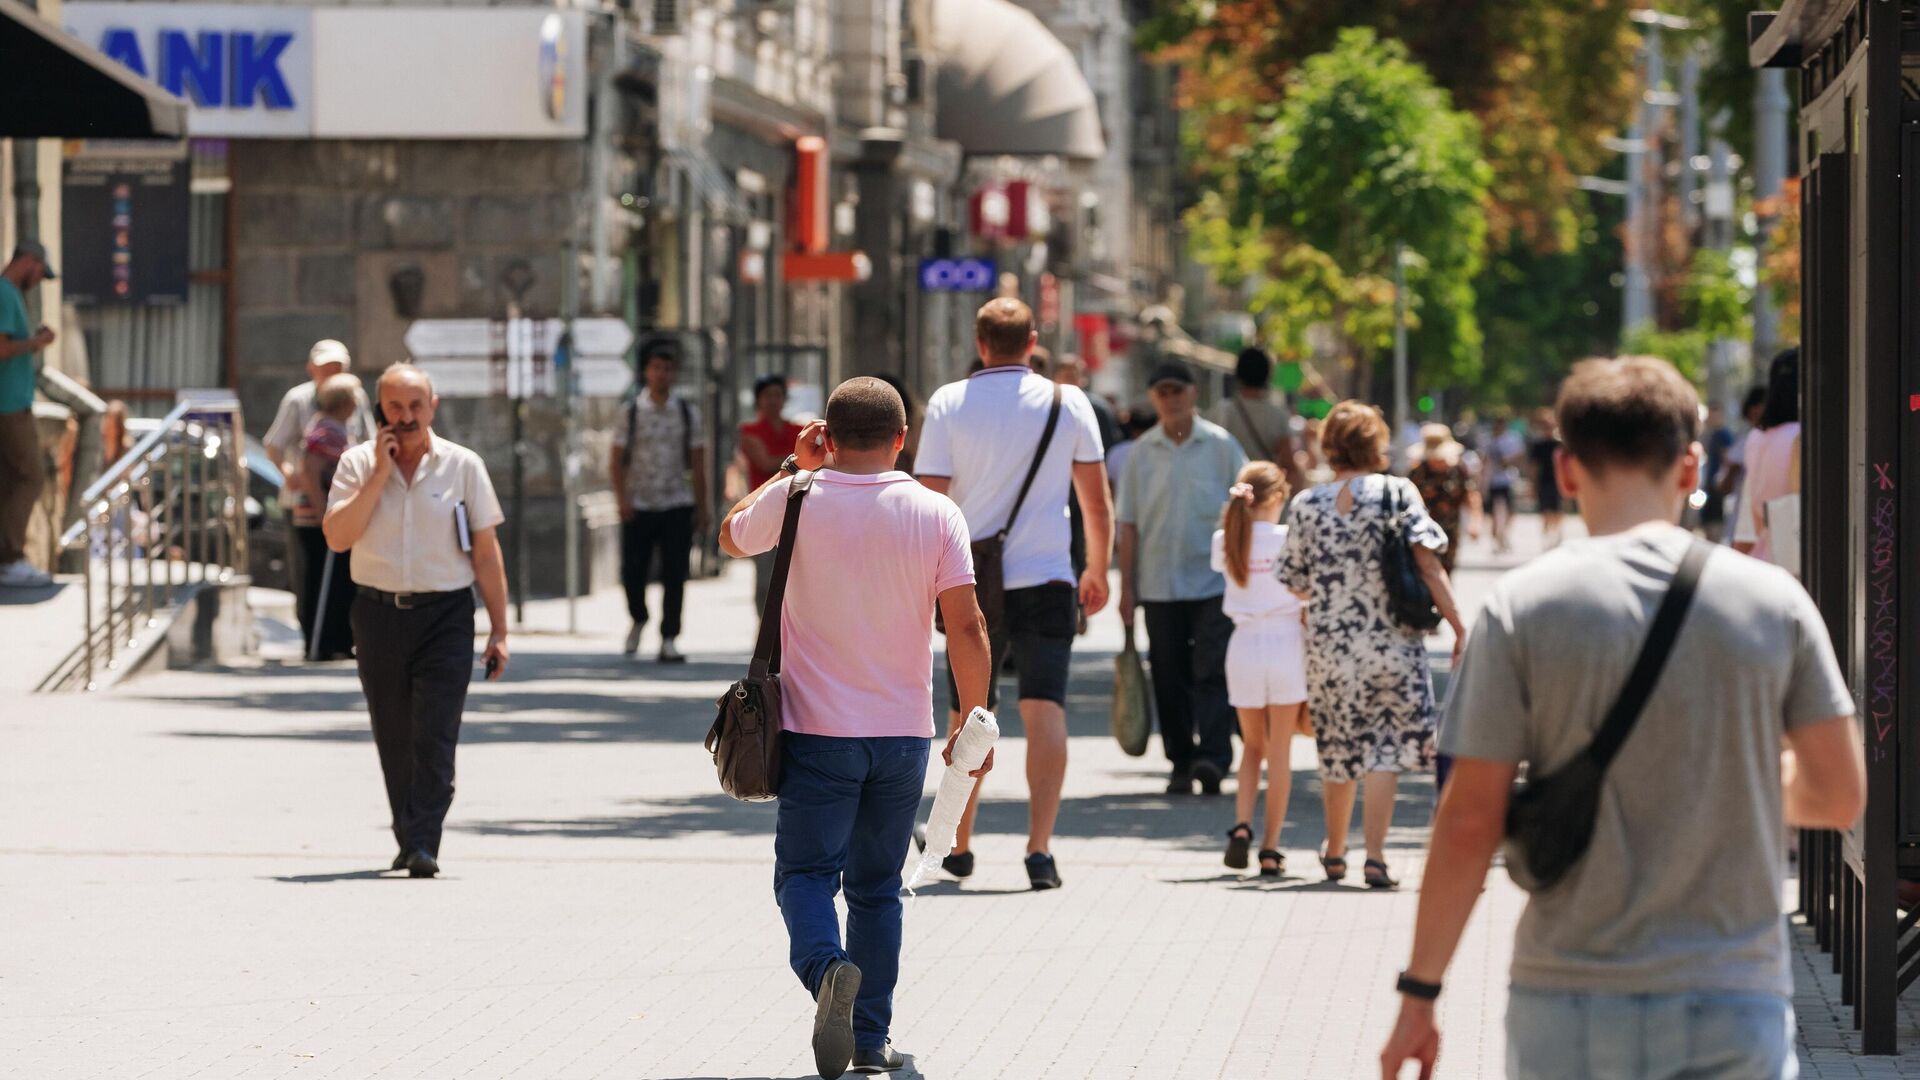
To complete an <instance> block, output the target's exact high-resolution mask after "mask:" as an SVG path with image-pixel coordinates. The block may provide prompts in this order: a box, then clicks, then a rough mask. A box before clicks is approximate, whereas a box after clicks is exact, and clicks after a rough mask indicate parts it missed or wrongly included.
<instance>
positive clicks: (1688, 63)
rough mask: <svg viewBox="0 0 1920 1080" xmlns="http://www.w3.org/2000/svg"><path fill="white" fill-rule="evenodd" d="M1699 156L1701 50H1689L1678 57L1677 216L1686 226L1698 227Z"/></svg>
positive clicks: (1699, 209)
mask: <svg viewBox="0 0 1920 1080" xmlns="http://www.w3.org/2000/svg"><path fill="white" fill-rule="evenodd" d="M1699 156H1700V50H1699V49H1698V48H1689V49H1688V50H1687V51H1686V54H1685V55H1684V56H1682V57H1681V58H1680V213H1681V215H1682V216H1683V217H1684V218H1685V220H1686V223H1687V227H1688V228H1689V229H1693V228H1695V227H1697V226H1698V225H1699V224H1700V212H1701V208H1700V205H1699V204H1698V203H1697V202H1695V201H1694V195H1695V193H1696V192H1697V191H1699V189H1700V176H1699V173H1698V172H1697V171H1695V169H1694V167H1693V162H1694V159H1695V158H1698V157H1699Z"/></svg>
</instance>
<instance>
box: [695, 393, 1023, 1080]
mask: <svg viewBox="0 0 1920 1080" xmlns="http://www.w3.org/2000/svg"><path fill="white" fill-rule="evenodd" d="M906 435H907V412H906V406H905V405H904V404H903V403H902V402H901V400H900V395H899V394H898V393H896V392H895V391H894V390H893V388H892V387H890V386H888V385H887V384H886V383H883V382H881V381H880V380H878V379H870V378H858V379H850V380H848V381H847V382H845V383H842V384H841V385H840V387H839V388H838V389H837V390H835V391H834V392H833V396H832V397H831V398H829V399H828V401H827V418H826V419H825V420H824V421H820V420H816V421H814V422H813V423H811V424H808V425H807V426H806V428H805V429H803V430H802V431H801V433H800V438H799V440H798V443H797V445H796V446H795V448H794V454H793V456H791V457H789V458H787V460H786V461H785V462H784V463H783V464H782V465H781V467H780V471H779V472H778V473H776V474H775V476H774V478H773V479H772V480H770V481H768V482H767V483H766V484H765V485H764V486H762V487H761V488H760V490H758V491H756V492H754V493H753V494H751V495H749V496H747V497H746V498H745V499H742V500H741V501H740V504H739V505H737V506H735V507H734V508H733V509H732V510H731V511H730V512H729V513H728V514H727V518H726V521H725V522H724V523H723V526H722V528H721V529H720V546H721V547H722V548H723V549H724V550H725V551H726V552H727V554H729V555H732V556H733V557H735V558H740V559H744V558H751V557H753V556H754V555H758V554H760V553H762V552H766V551H770V550H772V549H773V547H774V546H775V545H776V544H777V543H778V542H779V539H780V525H781V521H782V518H783V517H784V515H785V512H786V503H787V489H788V486H789V484H790V480H789V477H790V476H791V475H793V474H794V473H797V472H800V471H802V470H814V471H816V475H815V478H814V483H813V489H812V490H811V491H810V492H809V493H808V494H807V496H806V500H805V503H804V504H803V508H802V510H801V513H800V528H799V532H798V534H797V535H796V536H795V538H794V542H793V565H792V569H791V571H790V573H789V576H788V579H787V592H786V603H785V605H784V608H783V610H782V611H781V613H780V648H781V657H782V659H781V674H780V683H781V692H782V697H783V700H782V706H781V707H782V710H783V712H782V719H783V722H784V728H785V731H786V735H785V737H784V739H783V745H784V751H783V752H784V754H785V761H784V765H783V774H782V778H781V784H780V812H779V818H778V822H777V824H776V826H775V833H774V848H773V855H774V871H773V893H774V898H775V899H776V900H777V901H778V903H779V905H780V914H781V915H782V917H784V918H785V920H786V923H787V936H788V938H789V941H790V946H791V947H790V955H789V960H790V962H791V963H792V965H793V971H794V974H796V975H798V976H799V977H800V982H801V983H802V984H803V985H804V986H806V988H807V991H808V992H809V993H811V994H813V995H814V1000H815V1009H816V1011H815V1014H814V1023H813V1057H814V1064H815V1066H816V1067H818V1069H819V1070H820V1075H821V1076H822V1077H825V1078H826V1080H833V1078H834V1077H837V1076H839V1075H841V1074H842V1073H844V1072H846V1071H847V1068H848V1066H849V1065H851V1066H852V1067H853V1069H854V1071H856V1072H862V1073H877V1072H891V1071H893V1070H895V1069H898V1068H900V1067H901V1066H902V1064H903V1063H904V1059H903V1058H902V1057H901V1055H899V1054H898V1053H896V1052H895V1051H894V1050H893V1047H892V1045H891V1044H890V1043H889V1042H888V1038H887V1036H888V1029H889V1026H890V1024H891V1023H892V1019H893V987H894V984H895V982H896V981H898V978H899V972H900V918H901V907H900V869H901V866H902V865H903V864H904V863H905V861H906V856H907V845H908V844H909V843H910V842H911V840H912V837H913V823H914V818H915V817H916V815H917V814H918V812H919V809H920V795H921V791H922V789H923V787H924V785H925V782H926V772H927V753H928V747H929V740H930V739H931V738H932V737H933V610H934V605H935V604H936V603H938V604H939V605H940V611H941V614H942V615H943V616H944V617H945V619H946V625H947V628H948V633H947V652H948V655H949V657H950V658H951V660H952V664H953V674H954V678H955V681H956V683H957V684H958V689H959V705H960V708H961V711H962V713H963V714H964V713H966V712H968V711H971V710H972V709H973V708H975V707H976V706H984V705H985V704H986V700H987V674H988V673H987V668H988V645H987V627H986V620H985V619H984V618H983V617H982V616H981V614H980V606H979V604H978V603H977V602H976V601H975V599H974V593H973V558H972V554H971V552H970V550H969V548H968V544H969V537H968V535H967V523H966V519H965V518H964V517H962V516H961V513H960V508H959V507H958V506H955V505H954V503H953V501H952V500H950V499H948V498H947V497H946V496H945V495H940V494H937V493H935V492H933V491H929V490H928V489H927V488H925V487H922V486H921V485H920V484H918V483H916V482H915V481H914V479H913V477H911V476H908V475H907V474H906V473H903V472H898V471H895V469H894V468H893V463H894V459H895V457H896V455H898V454H899V452H900V449H901V447H902V446H903V445H905V442H906ZM956 734H957V730H956ZM952 749H953V740H952V739H951V738H949V739H948V741H947V750H946V755H945V756H946V757H947V759H948V761H949V762H950V761H951V759H952ZM991 768H993V756H992V755H991V754H989V755H988V756H987V760H986V762H985V763H984V764H983V765H982V766H981V768H980V769H979V771H977V772H976V773H974V775H975V776H984V775H986V773H987V771H988V770H989V769H991ZM842 889H844V890H845V891H846V894H847V947H845V948H842V947H841V938H840V917H839V914H838V912H837V911H835V909H834V904H833V897H834V894H835V893H836V892H838V891H840V890H842Z"/></svg>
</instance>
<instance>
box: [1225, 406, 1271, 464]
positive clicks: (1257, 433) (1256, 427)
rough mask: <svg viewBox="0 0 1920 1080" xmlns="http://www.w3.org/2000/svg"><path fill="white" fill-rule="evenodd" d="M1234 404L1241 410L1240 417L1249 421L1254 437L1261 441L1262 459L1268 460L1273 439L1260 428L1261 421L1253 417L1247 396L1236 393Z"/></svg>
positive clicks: (1249, 427)
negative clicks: (1248, 406)
mask: <svg viewBox="0 0 1920 1080" xmlns="http://www.w3.org/2000/svg"><path fill="white" fill-rule="evenodd" d="M1233 404H1234V406H1235V407H1236V408H1238V409H1239V410H1240V419H1242V420H1245V421H1246V422H1247V430H1248V431H1251V432H1253V437H1254V438H1255V439H1258V440H1259V441H1260V460H1263V461H1264V460H1266V458H1267V455H1268V454H1271V453H1273V440H1272V439H1269V438H1267V433H1266V432H1265V431H1263V430H1261V428H1260V422H1259V421H1258V420H1255V419H1254V418H1253V410H1252V409H1249V408H1247V399H1246V398H1243V397H1241V396H1240V395H1239V394H1238V393H1235V394H1234V395H1233Z"/></svg>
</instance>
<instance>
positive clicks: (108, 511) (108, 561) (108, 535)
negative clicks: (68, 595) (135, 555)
mask: <svg viewBox="0 0 1920 1080" xmlns="http://www.w3.org/2000/svg"><path fill="white" fill-rule="evenodd" d="M98 505H100V506H102V507H105V511H104V512H103V515H102V517H103V520H102V521H101V522H100V526H101V528H100V533H101V545H102V548H103V550H102V551H101V558H100V564H101V568H102V569H103V570H105V571H106V575H107V580H106V583H105V586H104V587H103V588H102V589H101V592H100V595H101V599H102V600H103V601H104V603H102V605H101V608H102V610H103V612H104V614H105V615H106V620H107V636H106V649H107V654H106V656H104V657H102V659H103V660H105V661H106V665H107V667H108V668H109V669H111V668H112V667H113V651H114V650H113V646H114V641H115V639H116V634H115V631H114V623H115V622H117V621H118V620H116V619H115V618H114V617H113V493H112V492H108V493H107V494H106V495H105V496H103V497H102V498H101V500H100V502H99V504H98ZM88 547H89V550H88V551H87V561H88V562H89V563H91V562H92V561H93V551H92V550H91V547H92V545H88Z"/></svg>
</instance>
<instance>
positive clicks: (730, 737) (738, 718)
mask: <svg viewBox="0 0 1920 1080" xmlns="http://www.w3.org/2000/svg"><path fill="white" fill-rule="evenodd" d="M812 488H813V474H812V473H810V472H803V473H800V474H798V475H796V476H795V477H794V478H793V482H792V483H791V484H789V485H788V488H787V506H786V516H785V517H783V518H782V519H781V521H780V547H779V549H778V553H777V554H776V555H775V556H774V559H773V579H772V580H771V581H769V582H767V606H766V607H765V608H763V609H762V610H761V612H760V638H759V640H758V641H756V642H755V643H754V646H753V664H752V666H750V667H749V668H747V677H746V678H744V679H741V680H740V681H739V682H736V683H734V684H733V685H732V686H729V687H727V692H726V693H724V694H722V695H720V711H719V713H718V715H716V716H715V717H714V720H713V727H711V728H709V729H708V730H707V741H706V748H707V752H708V753H709V754H712V755H713V767H714V769H715V770H716V771H717V772H718V773H719V774H720V790H722V791H724V792H726V793H727V794H729V795H731V796H733V797H734V798H736V799H740V800H742V801H745V802H760V801H762V800H765V799H771V798H774V797H775V796H777V795H779V794H780V612H781V609H782V608H783V607H784V606H785V605H786V600H787V573H788V571H789V570H790V569H792V567H793V543H794V538H795V537H797V536H799V535H800V507H801V505H802V504H803V503H804V502H806V498H807V492H808V491H810V490H812Z"/></svg>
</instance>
